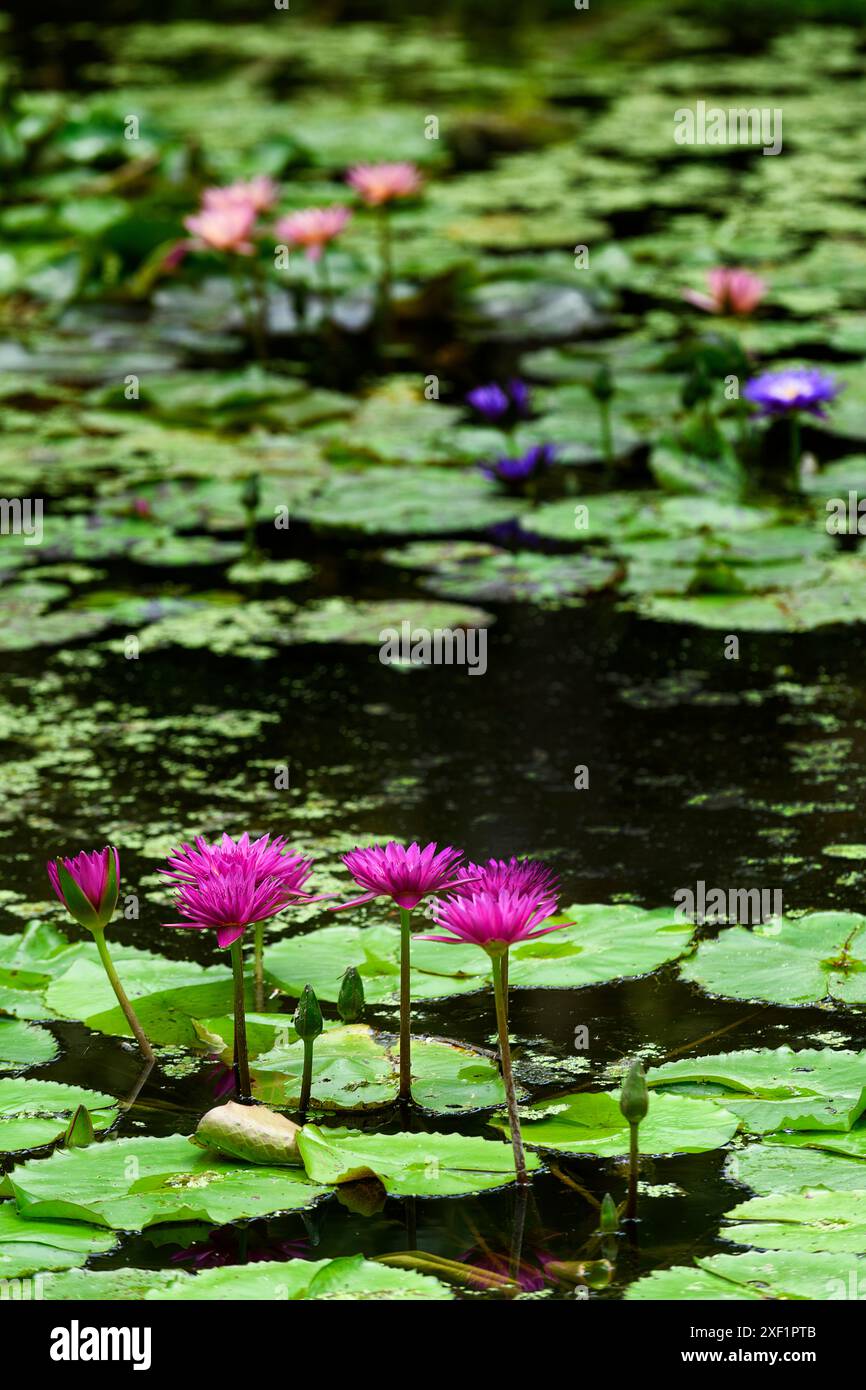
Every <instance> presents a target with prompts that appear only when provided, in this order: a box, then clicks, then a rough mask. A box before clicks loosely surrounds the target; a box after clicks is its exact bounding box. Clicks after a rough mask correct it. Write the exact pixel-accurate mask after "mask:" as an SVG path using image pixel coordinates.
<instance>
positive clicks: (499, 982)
mask: <svg viewBox="0 0 866 1390" xmlns="http://www.w3.org/2000/svg"><path fill="white" fill-rule="evenodd" d="M505 954H506V955H507V950H506V953H505ZM490 964H491V966H492V967H493V993H494V995H495V998H496V1027H497V1028H498V1030H499V1055H500V1057H501V1059H502V1080H503V1083H504V1085H505V1103H506V1105H507V1107H508V1125H509V1128H510V1130H511V1146H512V1148H513V1149H514V1171H515V1172H516V1174H517V1181H518V1182H519V1183H523V1184H527V1183H528V1182H529V1174H528V1173H527V1171H526V1155H525V1154H524V1152H523V1137H522V1135H521V1133H520V1117H519V1116H518V1114H517V1096H516V1095H515V1094H514V1076H513V1075H512V1071H511V1047H510V1045H509V1042H508V1001H507V999H506V995H505V985H504V977H503V970H502V964H503V957H502V956H491V957H490ZM507 969H508V967H507V966H506V971H507Z"/></svg>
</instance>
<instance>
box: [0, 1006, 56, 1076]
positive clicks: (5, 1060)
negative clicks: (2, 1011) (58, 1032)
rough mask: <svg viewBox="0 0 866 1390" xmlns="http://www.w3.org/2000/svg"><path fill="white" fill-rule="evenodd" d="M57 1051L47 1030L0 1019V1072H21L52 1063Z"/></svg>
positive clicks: (16, 1020) (8, 1019)
mask: <svg viewBox="0 0 866 1390" xmlns="http://www.w3.org/2000/svg"><path fill="white" fill-rule="evenodd" d="M58 1051H59V1049H58V1046H57V1043H56V1042H55V1040H54V1038H53V1036H52V1035H51V1033H49V1031H48V1029H47V1028H39V1027H37V1026H36V1025H35V1024H33V1023H24V1022H23V1021H21V1020H19V1019H11V1018H0V1071H22V1070H23V1069H24V1068H25V1067H41V1066H44V1065H45V1063H46V1062H53V1060H54V1058H55V1057H56V1056H57V1053H58Z"/></svg>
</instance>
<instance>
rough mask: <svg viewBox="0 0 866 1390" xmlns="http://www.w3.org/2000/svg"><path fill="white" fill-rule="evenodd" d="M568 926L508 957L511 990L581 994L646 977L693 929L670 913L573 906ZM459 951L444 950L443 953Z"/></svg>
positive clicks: (675, 953)
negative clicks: (590, 987)
mask: <svg viewBox="0 0 866 1390" xmlns="http://www.w3.org/2000/svg"><path fill="white" fill-rule="evenodd" d="M562 915H563V916H564V917H566V918H568V919H570V922H571V925H569V926H567V927H563V929H562V930H561V931H555V932H549V933H548V934H547V935H545V936H540V937H536V938H535V940H534V941H526V942H524V943H522V944H521V945H518V946H515V947H513V948H512V949H511V951H510V953H509V954H510V958H511V964H510V967H509V972H508V979H509V984H510V985H513V986H515V987H517V988H520V987H525V988H527V989H545V988H546V989H579V988H582V987H583V986H584V985H594V984H601V983H606V982H607V981H609V980H621V979H628V978H631V977H634V976H637V975H648V974H650V973H651V972H652V971H653V970H657V969H658V968H659V966H660V965H664V964H665V963H666V962H667V961H671V960H676V959H677V958H678V957H679V956H681V955H682V954H683V952H684V951H686V950H687V949H688V947H689V943H690V941H691V936H692V931H693V927H692V925H691V924H690V923H689V922H682V921H680V920H678V918H677V916H676V913H675V911H674V910H673V909H672V908H663V907H659V908H652V909H645V908H642V907H633V906H631V905H630V904H621V903H610V904H609V903H574V904H572V906H571V907H567V908H565V909H564V910H563V913H562ZM455 949H457V948H456V947H452V946H450V945H443V946H442V950H443V951H451V950H455Z"/></svg>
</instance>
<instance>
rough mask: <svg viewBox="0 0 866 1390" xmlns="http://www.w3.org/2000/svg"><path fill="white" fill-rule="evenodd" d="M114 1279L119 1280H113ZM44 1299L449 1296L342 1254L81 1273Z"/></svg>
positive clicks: (47, 1290)
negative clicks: (190, 1268) (195, 1268)
mask: <svg viewBox="0 0 866 1390" xmlns="http://www.w3.org/2000/svg"><path fill="white" fill-rule="evenodd" d="M118 1276H120V1277H119V1278H118ZM42 1292H43V1297H44V1298H45V1299H47V1300H49V1301H51V1302H54V1301H59V1300H63V1301H66V1300H76V1301H78V1300H82V1299H83V1300H85V1301H87V1300H90V1299H92V1300H94V1301H100V1302H103V1301H104V1302H112V1301H118V1300H127V1299H136V1300H137V1299H147V1300H149V1301H153V1300H155V1299H167V1300H169V1301H170V1302H172V1303H174V1302H176V1301H180V1302H185V1301H203V1300H231V1301H235V1300H247V1299H262V1300H267V1299H273V1300H280V1301H285V1300H286V1299H289V1300H295V1299H352V1300H353V1301H356V1300H364V1299H388V1300H389V1301H390V1300H392V1299H424V1300H425V1301H429V1300H431V1299H436V1300H443V1299H450V1298H453V1296H454V1295H453V1293H452V1292H451V1290H450V1289H449V1288H448V1287H447V1285H445V1284H443V1283H441V1281H440V1280H438V1279H433V1278H431V1276H430V1275H428V1274H418V1273H416V1272H415V1271H414V1270H405V1269H392V1268H391V1267H390V1266H388V1265H383V1264H378V1263H377V1262H376V1261H375V1260H365V1259H364V1256H363V1255H347V1256H343V1257H341V1258H338V1259H335V1260H280V1261H277V1260H262V1261H257V1262H256V1263H254V1264H237V1265H226V1266H222V1267H221V1268H218V1269H205V1270H202V1271H201V1272H200V1273H197V1274H188V1273H186V1271H182V1270H162V1269H159V1270H146V1269H140V1270H138V1269H120V1270H89V1269H88V1270H81V1271H79V1272H78V1273H77V1277H72V1276H71V1275H64V1276H59V1275H53V1276H48V1277H47V1278H46V1279H45V1280H44V1281H43V1286H42Z"/></svg>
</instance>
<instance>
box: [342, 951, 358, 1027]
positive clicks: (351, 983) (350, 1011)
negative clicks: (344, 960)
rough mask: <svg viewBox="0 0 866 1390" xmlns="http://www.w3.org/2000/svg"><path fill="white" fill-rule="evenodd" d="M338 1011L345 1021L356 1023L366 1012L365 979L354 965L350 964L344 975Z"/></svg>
mask: <svg viewBox="0 0 866 1390" xmlns="http://www.w3.org/2000/svg"><path fill="white" fill-rule="evenodd" d="M337 1012H338V1013H339V1015H340V1018H341V1019H342V1020H343V1022H344V1023H355V1022H356V1021H357V1019H359V1018H360V1017H361V1014H362V1013H363V1012H364V981H363V980H362V979H361V976H360V975H359V974H358V970H357V967H356V966H354V965H350V966H349V967H348V969H347V970H346V971H345V973H344V975H343V983H342V984H341V985H340V995H339V998H338V999H337Z"/></svg>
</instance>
